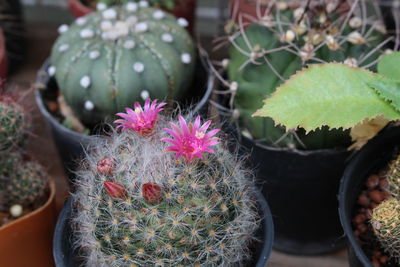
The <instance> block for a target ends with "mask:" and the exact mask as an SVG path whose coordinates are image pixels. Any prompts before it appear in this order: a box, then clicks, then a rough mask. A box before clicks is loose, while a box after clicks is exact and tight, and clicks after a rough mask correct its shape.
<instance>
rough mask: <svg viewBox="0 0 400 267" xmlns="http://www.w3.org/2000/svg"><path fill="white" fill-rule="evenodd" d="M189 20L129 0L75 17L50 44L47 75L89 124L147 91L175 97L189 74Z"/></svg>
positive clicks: (144, 96) (191, 52) (191, 64)
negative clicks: (51, 45) (123, 3)
mask: <svg viewBox="0 0 400 267" xmlns="http://www.w3.org/2000/svg"><path fill="white" fill-rule="evenodd" d="M185 26H187V21H186V20H184V19H176V18H175V17H173V16H172V15H170V14H168V13H165V12H163V11H161V10H159V9H153V8H148V7H143V6H142V5H140V4H137V3H133V2H129V3H126V4H125V5H121V6H114V7H110V8H107V9H104V10H101V11H97V12H94V13H91V14H89V15H87V16H85V17H81V18H78V19H77V20H76V21H75V23H73V24H72V25H71V26H70V27H68V26H67V25H62V26H61V27H60V28H59V31H60V32H61V33H62V34H61V36H60V37H59V38H58V39H57V41H56V43H55V44H54V46H53V50H52V54H51V59H50V61H51V64H52V65H51V66H50V67H49V68H48V72H49V74H50V75H55V77H56V81H57V83H58V86H59V88H60V90H61V93H62V94H63V95H64V97H65V100H66V102H67V103H68V104H69V105H70V106H71V108H72V110H73V111H74V112H75V115H76V116H77V117H79V118H80V120H81V121H82V122H83V123H84V124H86V125H87V126H92V125H94V124H96V123H98V122H100V121H103V120H104V119H106V118H107V117H111V116H112V115H113V114H115V113H116V112H118V111H121V110H123V108H124V107H126V106H129V105H131V104H132V103H133V102H134V101H138V100H142V101H143V100H145V99H147V98H149V97H151V98H159V99H168V100H179V99H180V97H182V95H183V94H184V92H185V90H186V89H188V86H189V85H190V82H191V80H192V76H193V72H194V65H195V64H194V63H195V48H194V44H193V41H192V39H191V37H190V36H189V34H188V33H187V31H186V29H185Z"/></svg>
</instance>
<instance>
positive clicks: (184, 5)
mask: <svg viewBox="0 0 400 267" xmlns="http://www.w3.org/2000/svg"><path fill="white" fill-rule="evenodd" d="M68 7H69V9H70V11H71V13H72V14H73V15H74V16H75V17H81V16H84V15H87V14H89V13H91V12H93V11H94V9H93V8H91V7H88V6H85V5H84V4H82V2H81V0H68ZM170 13H172V14H173V15H174V16H175V17H177V18H185V19H186V20H187V21H188V22H189V27H188V30H189V32H190V33H193V29H194V23H195V13H196V0H182V2H181V3H179V4H178V5H176V7H175V9H174V10H172V11H170Z"/></svg>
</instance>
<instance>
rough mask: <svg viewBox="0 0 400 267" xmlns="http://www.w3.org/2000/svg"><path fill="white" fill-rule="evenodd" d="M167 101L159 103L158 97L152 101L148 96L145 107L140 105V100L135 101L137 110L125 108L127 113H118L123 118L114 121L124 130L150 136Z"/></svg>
mask: <svg viewBox="0 0 400 267" xmlns="http://www.w3.org/2000/svg"><path fill="white" fill-rule="evenodd" d="M166 104H167V103H160V104H158V105H157V99H156V100H154V101H153V102H151V100H150V99H149V98H148V99H147V100H146V102H145V103H144V107H143V109H142V107H141V106H140V104H139V102H135V104H134V107H135V110H132V109H130V108H125V111H126V113H117V114H116V115H117V116H120V117H121V118H122V119H119V120H116V121H114V123H116V124H119V125H118V126H117V129H118V128H121V129H122V130H127V129H131V130H134V131H135V132H137V133H138V134H140V135H142V136H149V135H151V134H152V133H153V131H154V126H155V124H156V122H157V120H158V119H159V117H158V113H160V112H161V111H162V110H163V108H162V107H163V106H165V105H166Z"/></svg>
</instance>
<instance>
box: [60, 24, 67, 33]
mask: <svg viewBox="0 0 400 267" xmlns="http://www.w3.org/2000/svg"><path fill="white" fill-rule="evenodd" d="M68 29H69V27H68V25H67V24H63V25H61V26H60V27H58V33H59V34H62V33H64V32H66V31H68Z"/></svg>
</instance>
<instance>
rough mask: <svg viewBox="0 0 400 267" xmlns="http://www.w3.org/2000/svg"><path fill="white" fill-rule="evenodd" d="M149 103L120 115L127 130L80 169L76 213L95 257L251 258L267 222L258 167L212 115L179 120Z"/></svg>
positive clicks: (110, 262)
mask: <svg viewBox="0 0 400 267" xmlns="http://www.w3.org/2000/svg"><path fill="white" fill-rule="evenodd" d="M146 105H147V107H146ZM146 105H145V108H144V110H143V109H142V108H141V107H140V106H139V104H136V105H135V111H133V110H131V109H128V110H127V114H121V113H120V114H119V116H121V117H123V118H124V119H125V121H124V120H118V121H116V122H117V123H120V124H121V125H120V126H119V127H121V128H122V129H123V131H122V132H120V133H118V132H116V133H114V134H113V135H112V136H111V138H110V139H107V140H106V141H105V140H100V141H99V143H97V144H95V145H94V146H93V147H92V148H91V149H90V153H88V155H87V158H86V160H85V162H84V164H83V167H82V169H81V170H80V171H79V172H78V173H77V176H78V181H77V185H78V189H77V192H76V193H75V197H74V199H75V203H76V204H77V206H78V207H80V208H78V209H77V211H76V212H75V216H74V219H73V221H74V223H75V224H76V225H77V228H76V229H77V230H78V233H76V245H77V246H78V247H80V248H82V249H83V251H84V253H85V255H83V257H84V258H85V259H86V263H87V265H88V266H118V267H121V266H236V265H239V264H240V263H243V261H244V260H246V259H247V257H249V256H250V253H249V250H248V245H249V243H250V242H251V241H252V240H253V234H254V232H255V230H256V229H257V228H258V225H259V217H258V213H257V208H256V203H255V201H254V196H255V195H254V191H253V190H254V185H253V183H252V179H251V178H252V176H251V173H250V172H249V171H248V170H246V169H244V168H243V166H242V163H241V162H240V160H238V158H237V157H236V156H235V155H232V154H231V153H230V152H229V151H228V150H227V149H226V148H225V147H224V145H222V144H221V143H220V142H219V141H218V138H217V137H212V136H213V135H215V134H216V133H217V130H211V131H209V132H207V128H208V126H209V125H210V122H206V123H205V124H204V125H201V124H200V118H199V117H198V118H197V119H196V120H195V121H194V122H192V123H189V124H187V123H186V121H185V119H184V118H182V117H180V118H179V124H178V123H176V121H175V120H172V119H170V118H169V117H164V116H162V117H158V116H157V113H158V112H159V111H161V108H160V106H158V107H157V106H156V105H155V104H152V105H151V106H150V105H149V103H146ZM157 120H158V121H157ZM189 120H191V118H190V117H189ZM168 123H169V126H170V127H171V129H166V128H164V127H168ZM163 128H164V130H165V131H163V130H162V129H163ZM167 132H168V134H169V135H171V136H172V138H174V139H172V138H170V137H169V136H168V134H167ZM166 142H169V143H172V146H167V144H166ZM169 151H172V152H176V153H177V154H176V156H175V155H174V154H172V153H171V152H169ZM203 152H210V153H207V154H203Z"/></svg>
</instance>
